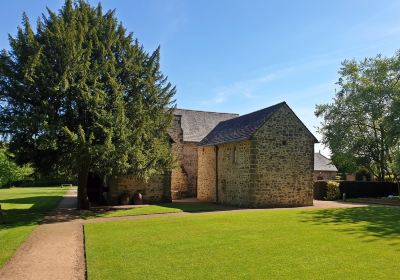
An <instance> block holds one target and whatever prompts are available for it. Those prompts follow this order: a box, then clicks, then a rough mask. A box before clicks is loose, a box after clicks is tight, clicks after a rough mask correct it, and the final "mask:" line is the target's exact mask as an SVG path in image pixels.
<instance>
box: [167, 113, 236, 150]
mask: <svg viewBox="0 0 400 280" xmlns="http://www.w3.org/2000/svg"><path fill="white" fill-rule="evenodd" d="M174 115H180V116H182V118H181V125H182V130H183V141H187V142H200V141H201V140H202V139H203V138H204V137H205V136H206V135H207V134H208V133H209V132H210V131H211V130H212V129H213V128H214V127H215V126H216V125H217V124H218V123H220V122H222V121H226V120H229V119H232V118H236V117H238V116H239V115H238V114H231V113H216V112H205V111H195V110H186V109H175V111H174Z"/></svg>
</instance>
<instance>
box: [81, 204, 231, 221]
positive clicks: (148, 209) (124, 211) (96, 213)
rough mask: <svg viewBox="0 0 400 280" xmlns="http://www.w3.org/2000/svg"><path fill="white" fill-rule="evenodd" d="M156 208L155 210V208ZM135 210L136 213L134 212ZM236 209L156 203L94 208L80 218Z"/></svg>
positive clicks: (213, 205)
mask: <svg viewBox="0 0 400 280" xmlns="http://www.w3.org/2000/svg"><path fill="white" fill-rule="evenodd" d="M155 207H156V208H155ZM135 209H137V210H138V211H137V212H136V211H135ZM234 209H238V208H234V207H228V206H223V205H218V204H213V203H205V202H172V203H158V204H150V205H132V207H131V208H119V209H118V208H117V207H112V206H104V207H95V208H92V209H91V210H89V211H81V214H80V217H81V218H82V219H91V218H102V217H113V216H108V214H111V215H113V213H116V214H118V217H122V216H141V215H152V214H170V213H180V212H186V213H201V212H214V211H229V210H234Z"/></svg>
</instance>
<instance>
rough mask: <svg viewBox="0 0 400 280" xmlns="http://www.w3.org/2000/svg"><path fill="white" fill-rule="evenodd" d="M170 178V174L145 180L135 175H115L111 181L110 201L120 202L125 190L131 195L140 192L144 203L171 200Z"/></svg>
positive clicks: (113, 203) (114, 203) (112, 202)
mask: <svg viewBox="0 0 400 280" xmlns="http://www.w3.org/2000/svg"><path fill="white" fill-rule="evenodd" d="M169 178H170V176H169V175H160V176H155V177H153V178H151V179H150V180H149V181H148V182H144V181H143V180H140V179H137V178H135V177H134V176H119V177H115V178H113V179H110V181H109V187H110V190H109V192H108V202H109V203H110V204H112V205H116V204H119V202H120V201H119V198H120V195H121V194H122V193H124V192H128V193H129V194H130V196H131V197H132V196H133V195H134V194H135V192H140V193H141V194H142V195H143V201H144V203H159V202H170V201H171V193H170V182H169Z"/></svg>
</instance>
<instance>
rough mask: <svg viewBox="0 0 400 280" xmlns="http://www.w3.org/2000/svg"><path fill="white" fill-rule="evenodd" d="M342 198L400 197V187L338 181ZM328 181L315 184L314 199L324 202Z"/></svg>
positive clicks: (384, 183) (390, 183) (388, 183)
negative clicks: (399, 195) (399, 188)
mask: <svg viewBox="0 0 400 280" xmlns="http://www.w3.org/2000/svg"><path fill="white" fill-rule="evenodd" d="M338 182H339V189H340V196H341V197H342V196H343V193H345V194H346V198H358V197H385V196H389V195H398V194H399V192H398V187H397V184H396V183H392V182H365V181H338ZM327 183H328V181H316V182H314V199H319V200H323V199H325V198H326V196H327Z"/></svg>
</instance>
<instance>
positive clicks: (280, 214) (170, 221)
mask: <svg viewBox="0 0 400 280" xmlns="http://www.w3.org/2000/svg"><path fill="white" fill-rule="evenodd" d="M399 221H400V208H386V207H367V208H348V209H324V210H279V211H268V210H266V211H254V212H236V213H229V212H226V213H218V214H212V213H211V214H206V215H198V216H185V217H163V218H156V219H146V220H137V221H120V222H106V223H94V224H87V225H85V238H86V256H87V269H88V279H89V280H94V279H96V280H97V279H400V274H399V271H400V262H399V256H400V222H399Z"/></svg>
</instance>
